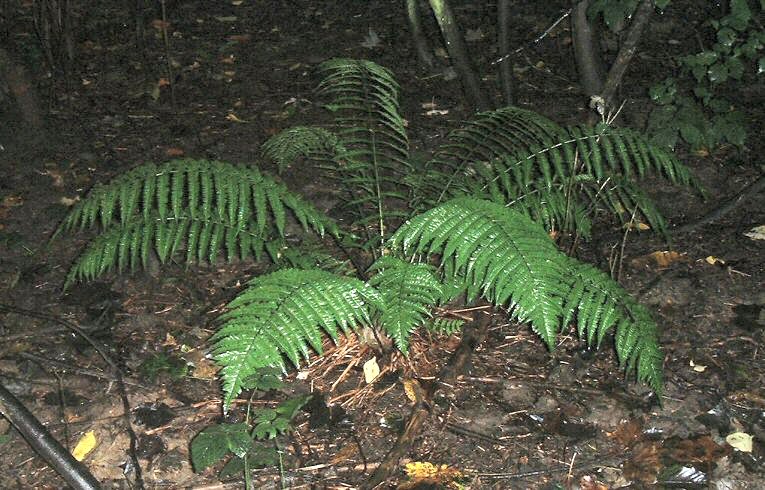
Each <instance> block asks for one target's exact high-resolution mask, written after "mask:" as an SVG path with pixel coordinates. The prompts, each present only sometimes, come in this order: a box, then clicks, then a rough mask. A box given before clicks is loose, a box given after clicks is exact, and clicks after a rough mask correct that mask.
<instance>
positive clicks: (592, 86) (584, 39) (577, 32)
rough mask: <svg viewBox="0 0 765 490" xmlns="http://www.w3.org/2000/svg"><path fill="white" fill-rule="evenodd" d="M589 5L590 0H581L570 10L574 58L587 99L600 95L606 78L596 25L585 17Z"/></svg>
mask: <svg viewBox="0 0 765 490" xmlns="http://www.w3.org/2000/svg"><path fill="white" fill-rule="evenodd" d="M589 7H590V0H582V1H580V2H578V3H577V4H576V5H574V7H573V9H572V11H571V32H572V33H573V44H574V59H575V60H576V69H577V71H578V72H579V83H580V84H581V85H582V89H583V90H584V93H585V95H587V98H588V99H589V98H590V97H592V96H593V95H600V93H601V92H602V90H603V82H604V80H605V78H606V70H605V64H604V63H603V57H602V55H601V52H600V47H599V46H598V32H597V27H596V25H594V24H592V23H590V21H589V19H588V18H587V9H589Z"/></svg>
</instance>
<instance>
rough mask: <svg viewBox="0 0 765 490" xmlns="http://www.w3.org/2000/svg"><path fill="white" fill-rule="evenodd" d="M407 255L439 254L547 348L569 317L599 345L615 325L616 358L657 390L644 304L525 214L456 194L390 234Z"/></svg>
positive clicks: (657, 363)
mask: <svg viewBox="0 0 765 490" xmlns="http://www.w3.org/2000/svg"><path fill="white" fill-rule="evenodd" d="M390 245H391V247H392V248H393V249H394V250H395V249H399V250H402V251H403V252H404V253H405V254H407V255H412V254H427V255H432V254H438V255H440V257H441V262H442V264H443V266H444V272H445V273H446V274H447V275H449V276H452V277H463V278H464V279H463V280H464V281H465V282H466V286H467V287H468V292H469V296H470V289H471V288H473V289H475V288H479V289H480V290H481V291H482V294H483V296H484V297H485V298H487V299H488V300H489V301H491V302H492V303H494V304H495V305H507V306H509V307H510V308H511V312H512V314H513V315H514V316H515V317H517V318H518V319H519V320H521V321H528V322H529V323H530V324H531V327H532V329H533V330H534V331H535V332H536V333H537V334H538V335H539V336H540V337H541V338H542V339H543V340H544V341H545V343H546V344H547V345H548V347H549V348H550V349H553V348H554V346H555V341H556V337H557V335H558V333H559V332H560V330H561V328H563V327H565V326H567V325H568V324H569V322H571V321H572V320H574V319H575V320H576V322H577V324H578V332H579V335H580V337H582V338H584V339H586V340H587V341H588V342H589V343H590V344H599V343H600V341H601V340H602V339H603V337H604V336H605V334H606V333H607V331H609V330H610V329H612V328H614V327H615V328H616V350H617V354H618V355H619V360H620V362H621V363H622V365H623V366H625V368H626V369H627V370H628V371H630V370H632V369H635V368H636V370H637V375H638V378H639V379H640V380H641V381H646V382H648V383H649V384H650V385H651V386H652V387H653V388H654V389H655V390H657V391H659V390H660V389H661V364H662V357H661V352H660V350H659V346H658V335H657V328H656V324H655V323H654V321H653V319H652V318H651V316H650V314H649V313H648V311H647V310H646V309H645V308H643V307H642V306H640V305H639V304H638V303H636V302H635V301H634V300H633V299H631V298H630V297H629V296H628V295H627V293H626V292H624V291H623V290H622V289H621V288H620V287H619V285H618V284H616V283H615V282H614V281H612V280H611V279H610V278H608V277H607V276H606V275H605V274H603V273H602V272H600V271H598V270H597V269H595V268H593V267H591V266H586V265H583V264H580V263H579V262H577V261H576V260H574V259H572V258H570V257H568V256H566V255H564V254H563V253H562V252H560V251H559V250H558V249H557V248H556V247H555V245H554V244H553V243H552V241H551V240H550V238H549V237H548V236H547V234H546V233H545V231H544V229H543V228H542V227H541V226H539V225H538V224H537V223H535V222H533V221H532V220H531V219H529V218H528V217H527V216H526V215H524V214H522V213H520V212H518V211H515V210H513V209H511V208H506V207H503V206H501V205H498V204H496V203H492V202H489V201H481V200H476V199H472V198H457V199H453V200H451V201H447V202H446V203H444V204H442V205H441V206H438V207H437V208H434V209H432V210H430V211H427V212H425V213H423V214H421V215H419V216H416V217H414V218H413V219H411V220H410V221H408V222H406V223H405V224H404V225H403V226H401V228H399V230H398V231H397V232H396V233H395V234H394V235H393V237H391V241H390Z"/></svg>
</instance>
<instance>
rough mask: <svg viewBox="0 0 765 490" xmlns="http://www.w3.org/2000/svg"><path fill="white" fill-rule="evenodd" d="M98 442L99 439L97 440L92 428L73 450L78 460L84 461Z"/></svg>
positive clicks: (73, 454)
mask: <svg viewBox="0 0 765 490" xmlns="http://www.w3.org/2000/svg"><path fill="white" fill-rule="evenodd" d="M97 443H98V440H96V433H95V432H93V431H92V430H91V431H88V432H86V433H85V434H84V435H83V436H82V437H81V438H80V440H79V441H78V442H77V445H76V446H74V449H73V450H72V456H74V459H76V460H77V461H82V460H83V459H85V456H87V455H88V454H90V452H91V451H92V450H93V449H94V448H95V447H96V444H97Z"/></svg>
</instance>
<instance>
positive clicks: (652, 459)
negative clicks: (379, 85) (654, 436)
mask: <svg viewBox="0 0 765 490" xmlns="http://www.w3.org/2000/svg"><path fill="white" fill-rule="evenodd" d="M660 470H661V461H660V460H659V443H657V442H641V443H638V444H637V445H636V446H635V449H634V451H633V452H632V457H631V458H630V459H628V460H627V461H625V462H624V478H626V479H627V480H629V481H632V482H636V481H638V482H642V483H648V484H652V483H655V482H656V477H657V475H658V474H659V471H660Z"/></svg>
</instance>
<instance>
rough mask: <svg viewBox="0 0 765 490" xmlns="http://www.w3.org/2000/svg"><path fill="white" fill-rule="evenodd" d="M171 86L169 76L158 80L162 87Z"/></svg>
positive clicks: (159, 85) (158, 84)
mask: <svg viewBox="0 0 765 490" xmlns="http://www.w3.org/2000/svg"><path fill="white" fill-rule="evenodd" d="M169 86H170V80H168V79H167V78H165V77H162V78H160V79H159V80H157V87H159V88H162V87H169Z"/></svg>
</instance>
